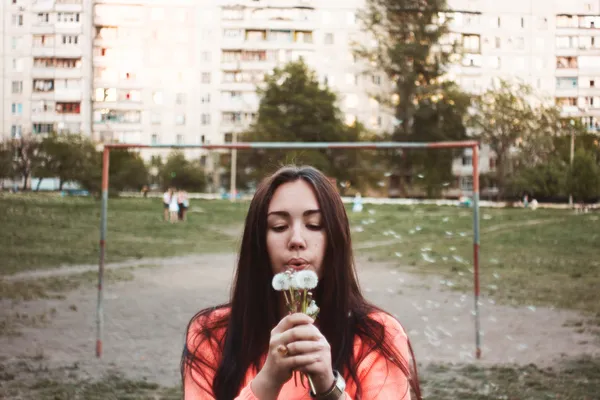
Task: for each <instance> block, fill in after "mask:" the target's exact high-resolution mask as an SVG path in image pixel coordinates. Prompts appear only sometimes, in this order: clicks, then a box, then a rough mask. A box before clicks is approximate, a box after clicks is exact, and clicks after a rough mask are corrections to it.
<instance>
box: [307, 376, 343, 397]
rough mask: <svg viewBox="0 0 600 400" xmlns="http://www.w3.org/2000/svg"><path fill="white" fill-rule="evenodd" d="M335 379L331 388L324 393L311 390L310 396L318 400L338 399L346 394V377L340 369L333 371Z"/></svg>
mask: <svg viewBox="0 0 600 400" xmlns="http://www.w3.org/2000/svg"><path fill="white" fill-rule="evenodd" d="M333 376H334V378H335V380H334V381H333V385H332V386H331V388H330V389H329V390H327V391H326V392H324V393H319V394H315V393H313V392H312V390H311V391H310V397H311V398H313V399H317V400H338V399H339V398H340V397H341V396H342V394H344V389H343V388H344V387H345V384H344V378H342V375H341V374H340V373H339V372H338V371H335V370H334V371H333Z"/></svg>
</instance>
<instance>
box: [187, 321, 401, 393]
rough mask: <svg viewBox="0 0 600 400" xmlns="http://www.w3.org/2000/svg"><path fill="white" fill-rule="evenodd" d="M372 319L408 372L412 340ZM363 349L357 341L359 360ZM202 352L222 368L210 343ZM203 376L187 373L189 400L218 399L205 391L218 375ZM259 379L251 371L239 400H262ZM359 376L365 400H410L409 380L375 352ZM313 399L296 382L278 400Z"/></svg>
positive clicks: (350, 387)
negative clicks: (257, 385)
mask: <svg viewBox="0 0 600 400" xmlns="http://www.w3.org/2000/svg"><path fill="white" fill-rule="evenodd" d="M223 312H228V310H218V311H215V312H213V317H212V318H214V316H215V314H216V315H222V313H223ZM371 318H373V319H376V320H378V321H379V322H381V323H382V324H383V325H384V326H385V330H386V335H388V337H389V338H391V339H392V341H393V343H394V345H395V346H396V348H397V349H398V351H399V353H400V354H401V355H402V358H403V360H402V362H403V363H404V364H405V365H406V367H407V370H408V363H409V362H410V351H409V349H408V338H407V336H406V333H405V332H404V329H403V328H402V326H401V325H400V323H398V321H396V320H395V319H394V318H392V317H391V316H389V315H387V314H385V313H376V314H373V315H372V316H371ZM201 324H202V321H201V320H197V321H195V322H194V323H193V324H192V325H191V326H190V330H189V332H188V343H187V344H188V348H189V349H195V348H196V347H197V345H198V343H199V339H194V338H197V335H191V334H190V333H191V332H199V330H200V329H201ZM361 349H362V341H361V339H360V338H358V337H357V338H356V339H355V340H354V355H355V356H356V357H357V356H358V354H360V351H361ZM198 351H199V352H201V353H202V355H203V357H204V358H205V359H206V360H207V361H208V362H210V363H214V364H215V365H217V364H218V360H217V357H218V356H217V355H215V354H214V353H213V350H212V349H211V348H210V344H209V343H208V342H206V341H205V342H204V344H202V345H201V346H200V348H199V349H198ZM203 372H204V374H205V375H206V377H207V379H205V378H204V377H203V376H202V375H201V374H199V373H198V372H197V371H195V370H190V369H189V368H187V369H186V371H185V377H184V391H185V393H184V398H185V400H205V399H206V400H208V399H215V396H214V395H213V394H212V392H211V393H207V392H206V391H205V390H204V389H202V387H210V386H211V385H210V384H211V383H212V377H213V376H214V371H212V370H210V369H208V368H207V369H206V370H205V371H203ZM255 376H256V372H255V371H254V368H249V369H248V372H247V373H246V378H245V380H244V383H243V386H242V389H241V391H240V392H239V394H238V396H237V397H236V399H235V400H260V399H258V397H256V396H255V395H254V393H253V392H252V387H251V385H250V383H251V382H252V379H254V377H255ZM357 376H358V379H359V380H360V382H361V386H362V399H363V400H371V399H378V400H410V392H409V384H408V378H407V377H406V376H405V375H404V373H403V372H402V371H401V370H400V369H399V368H398V367H397V366H396V365H394V364H392V363H391V362H389V361H388V360H387V359H386V358H385V357H384V356H383V355H382V354H380V353H378V352H371V353H370V354H368V355H367V356H366V357H365V358H364V359H363V361H362V362H361V363H360V364H359V365H358V369H357ZM194 379H195V380H196V381H198V382H200V383H201V385H198V384H197V383H196V381H195V380H194ZM201 386H202V387H201ZM345 394H346V396H345V399H346V400H352V399H353V398H354V397H355V394H356V384H355V383H354V382H352V381H350V382H347V385H346V392H345ZM310 398H311V397H310V394H309V393H308V389H306V388H304V387H303V386H302V385H301V384H300V382H299V381H298V385H297V386H296V385H295V383H294V379H290V380H289V381H288V382H286V383H285V384H284V385H283V387H282V388H281V392H279V396H278V399H281V400H310Z"/></svg>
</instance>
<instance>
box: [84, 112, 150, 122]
mask: <svg viewBox="0 0 600 400" xmlns="http://www.w3.org/2000/svg"><path fill="white" fill-rule="evenodd" d="M141 119H142V113H141V112H140V111H136V110H127V111H125V110H111V109H103V110H100V111H99V112H94V122H100V123H108V122H114V123H139V122H140V121H141Z"/></svg>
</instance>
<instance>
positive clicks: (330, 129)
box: [222, 60, 374, 189]
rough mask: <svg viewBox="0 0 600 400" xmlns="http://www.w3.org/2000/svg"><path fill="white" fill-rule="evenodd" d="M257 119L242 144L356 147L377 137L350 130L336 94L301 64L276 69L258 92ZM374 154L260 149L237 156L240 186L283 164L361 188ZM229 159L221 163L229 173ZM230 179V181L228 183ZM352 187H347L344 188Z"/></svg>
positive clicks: (367, 180)
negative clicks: (306, 167)
mask: <svg viewBox="0 0 600 400" xmlns="http://www.w3.org/2000/svg"><path fill="white" fill-rule="evenodd" d="M259 94H260V96H261V102H260V106H259V109H258V118H257V120H256V122H255V123H254V124H253V126H251V127H250V129H249V130H248V131H247V132H244V133H243V134H242V135H240V138H239V141H244V142H341V141H348V142H358V141H365V140H372V139H373V138H374V137H373V136H372V135H371V134H370V133H369V132H367V131H366V130H365V129H364V127H363V126H362V125H360V124H355V125H354V126H351V127H348V126H347V125H346V124H345V123H344V122H343V120H342V117H341V113H340V110H339V108H338V106H337V105H336V101H337V98H336V95H335V94H334V93H332V92H331V91H330V90H329V89H328V88H327V87H322V86H320V84H319V82H318V79H317V76H316V74H315V73H314V72H313V71H311V70H309V68H308V67H307V66H306V64H305V63H304V62H303V61H302V60H300V61H298V62H293V63H289V64H287V65H286V66H285V67H284V68H276V69H275V70H274V72H273V74H272V75H270V76H267V77H266V85H265V87H264V88H263V89H262V90H260V91H259ZM369 160H372V154H371V153H369V152H368V151H365V150H335V149H317V150H297V151H292V150H279V149H273V150H270V149H269V150H260V151H256V152H244V151H239V152H238V175H237V182H238V187H241V188H244V187H248V186H251V185H252V184H253V183H256V182H258V181H259V180H260V179H261V178H263V177H264V176H265V175H267V174H268V173H270V172H273V171H274V170H275V169H277V168H278V167H280V166H281V165H284V164H288V163H295V164H309V165H312V166H314V167H316V168H319V169H321V170H322V171H323V172H324V173H325V174H327V175H328V176H331V177H333V178H336V179H337V180H338V182H349V185H351V187H353V188H357V189H360V188H363V187H365V186H367V185H368V184H369V183H370V182H372V180H373V179H372V176H371V175H370V174H371V173H372V168H370V167H369V165H370V164H372V163H370V161H369ZM229 161H230V157H228V156H226V157H223V158H222V165H223V166H225V167H226V168H229ZM226 179H228V178H226ZM346 187H348V186H346Z"/></svg>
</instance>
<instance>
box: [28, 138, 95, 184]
mask: <svg viewBox="0 0 600 400" xmlns="http://www.w3.org/2000/svg"><path fill="white" fill-rule="evenodd" d="M94 151H95V150H94V144H93V143H92V141H91V140H89V139H88V138H87V137H84V136H81V135H58V134H56V133H53V134H50V135H48V136H46V137H44V138H42V140H41V142H40V151H39V161H40V162H39V164H38V165H37V167H36V169H35V170H34V171H33V174H34V175H35V177H37V178H39V179H40V180H39V182H38V186H39V183H41V180H42V178H58V179H59V190H62V187H63V184H64V183H65V182H68V181H77V180H78V179H79V178H80V177H81V174H82V172H84V171H85V170H86V168H85V167H86V166H87V160H88V159H89V154H90V153H93V152H94Z"/></svg>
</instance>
